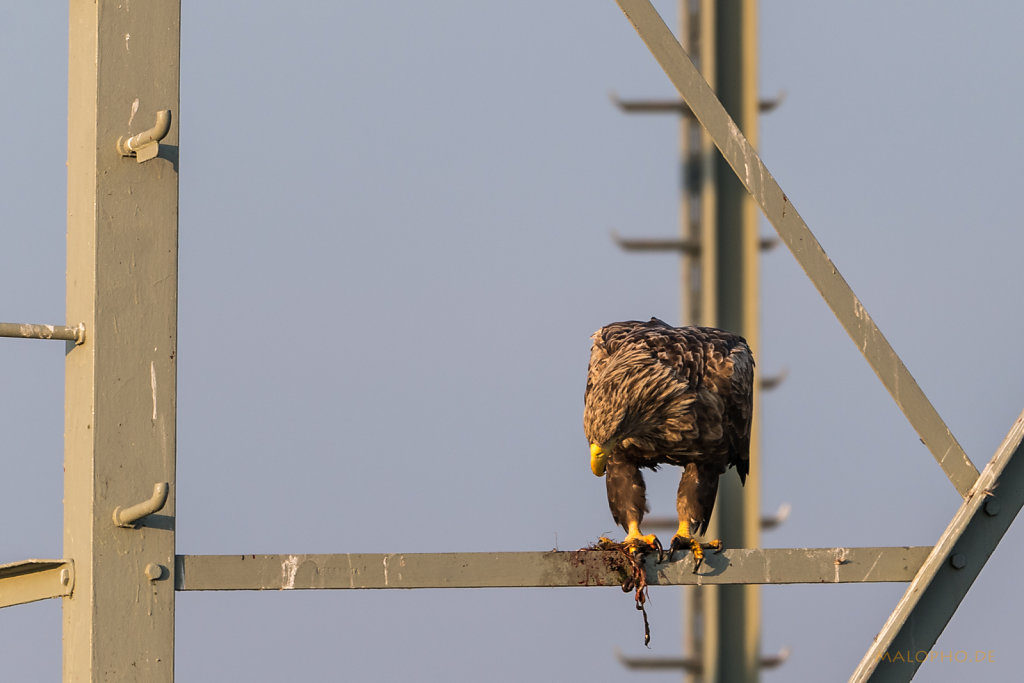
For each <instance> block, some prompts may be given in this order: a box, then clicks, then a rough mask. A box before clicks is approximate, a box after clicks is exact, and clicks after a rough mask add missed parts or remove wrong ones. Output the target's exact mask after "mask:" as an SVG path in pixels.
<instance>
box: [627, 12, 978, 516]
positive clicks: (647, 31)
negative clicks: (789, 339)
mask: <svg viewBox="0 0 1024 683" xmlns="http://www.w3.org/2000/svg"><path fill="white" fill-rule="evenodd" d="M616 2H618V4H619V7H620V8H621V9H622V11H623V12H624V13H625V15H626V17H627V18H628V19H629V21H630V23H632V24H633V26H634V28H636V30H637V33H639V34H640V38H641V39H642V40H643V41H644V43H646V44H647V47H648V48H649V49H650V51H651V53H652V54H653V55H654V58H655V59H656V60H657V61H658V64H660V65H661V68H662V69H663V70H664V71H665V74H666V75H667V76H668V77H669V80H671V81H672V84H673V85H675V87H676V89H677V90H678V91H679V94H680V95H682V96H683V99H684V100H686V104H687V105H689V107H690V110H691V111H692V112H693V114H694V116H695V117H696V118H697V120H698V121H700V123H701V125H702V126H704V129H705V130H707V132H708V135H710V136H711V139H712V140H713V141H714V143H715V145H716V146H717V147H718V149H719V150H720V151H721V152H722V156H723V157H725V160H726V161H727V162H729V165H730V166H732V169H733V171H735V172H736V175H737V176H738V177H739V179H740V182H742V183H743V185H744V187H746V188H747V191H748V192H750V194H751V196H753V198H754V200H755V201H756V202H757V203H758V205H759V206H760V207H761V210H762V211H763V212H764V215H765V217H766V218H767V219H768V221H769V222H770V223H771V224H772V226H773V227H774V228H775V230H776V231H777V232H778V233H779V237H781V238H782V241H783V242H785V243H786V246H787V247H789V250H790V251H791V252H793V256H795V257H796V260H797V262H798V263H799V264H800V266H801V267H802V268H803V269H804V272H805V273H807V276H808V277H809V278H810V280H811V282H813V283H814V286H815V287H816V288H817V289H818V292H819V293H820V294H821V296H822V297H823V298H824V299H825V302H826V303H827V304H828V306H829V308H831V309H832V312H833V313H834V314H835V316H836V318H838V319H839V322H840V323H841V324H842V326H843V328H845V329H846V332H847V334H849V335H850V338H851V339H853V342H854V343H855V344H856V345H857V348H858V349H860V352H861V353H862V354H863V355H864V358H865V359H866V360H867V362H868V364H869V365H870V366H871V369H872V370H874V371H875V374H877V375H878V378H879V379H880V380H882V384H884V385H885V388H886V389H887V390H888V391H889V394H890V395H892V397H893V399H894V400H895V401H896V405H898V406H899V407H900V410H902V411H903V414H904V415H905V416H906V418H907V420H908V421H909V422H910V424H911V425H912V426H913V427H914V429H915V430H916V431H917V434H918V436H920V437H921V441H922V442H924V444H925V446H926V447H927V448H928V450H929V451H931V453H932V455H933V456H934V457H935V460H936V461H938V463H939V466H940V467H942V470H943V471H944V472H945V473H946V476H947V477H949V480H950V481H951V482H952V483H953V486H955V487H956V490H957V491H958V492H959V493H960V495H961V496H962V497H966V496H967V494H968V492H969V491H970V489H971V487H972V486H973V485H974V483H975V481H976V480H977V478H978V470H977V468H976V467H975V466H974V464H973V463H972V462H971V460H970V458H968V457H967V454H966V453H964V450H963V448H961V447H960V444H959V443H957V440H956V438H954V436H953V434H952V432H950V431H949V428H948V427H947V426H946V424H945V423H944V422H943V421H942V418H941V417H939V414H938V412H937V411H936V410H935V408H934V407H933V406H932V404H931V402H929V401H928V398H927V397H926V396H925V395H924V392H923V391H921V387H919V386H918V384H917V382H916V381H915V380H914V378H913V376H912V375H911V374H910V372H909V371H908V370H907V368H906V366H905V365H904V364H903V361H902V360H900V357H899V356H897V355H896V352H895V351H894V350H893V348H892V346H890V345H889V342H888V341H887V340H886V339H885V337H884V336H883V335H882V332H881V331H880V330H879V329H878V326H877V325H876V324H875V322H874V320H872V319H871V316H870V315H868V312H867V310H865V308H864V306H863V304H861V302H860V300H859V299H858V298H857V296H856V295H855V294H854V293H853V290H852V289H850V285H848V284H847V282H846V280H845V279H843V276H842V275H840V274H839V271H838V269H836V267H835V264H833V263H832V260H831V259H829V257H828V255H827V254H826V253H825V250H824V249H822V247H821V244H819V243H818V240H817V239H816V238H815V237H814V234H813V233H812V232H811V230H810V228H808V227H807V224H806V223H805V222H804V220H803V218H801V217H800V214H799V213H797V211H796V208H795V207H794V206H793V205H792V203H790V201H789V198H788V197H787V196H786V195H785V193H784V192H783V191H782V188H781V187H779V184H778V183H777V182H776V181H775V178H773V177H772V175H771V173H769V172H768V169H767V168H765V165H764V163H763V162H762V161H761V158H760V157H759V156H758V154H757V152H756V151H755V150H754V148H753V146H751V144H750V142H749V141H748V140H747V139H746V137H744V135H743V133H742V132H740V129H739V128H738V127H737V126H736V123H735V122H734V121H733V120H732V118H731V117H730V116H729V114H728V112H726V110H725V107H723V106H722V103H721V102H720V101H719V100H718V98H717V97H716V96H715V93H714V91H712V89H711V86H709V85H708V83H707V81H705V80H704V77H703V76H701V74H700V72H699V71H698V70H697V67H695V66H694V65H693V62H691V61H690V58H689V56H687V54H686V51H685V50H684V49H683V47H682V45H680V44H679V41H678V40H676V37H675V36H674V35H672V31H670V30H669V28H668V27H667V26H666V25H665V22H664V21H662V19H661V17H660V16H659V15H658V12H657V11H656V10H655V9H654V7H653V6H652V5H651V3H650V2H649V0H616Z"/></svg>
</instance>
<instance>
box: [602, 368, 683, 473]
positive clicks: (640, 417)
mask: <svg viewBox="0 0 1024 683" xmlns="http://www.w3.org/2000/svg"><path fill="white" fill-rule="evenodd" d="M587 379H588V381H587V392H586V397H585V400H584V406H583V432H584V434H586V437H587V441H589V442H590V469H591V471H592V472H593V473H594V474H595V475H596V476H598V477H600V476H602V475H604V473H605V467H606V465H607V462H608V458H609V457H611V455H612V453H613V452H614V451H615V450H616V449H617V448H620V447H623V446H626V447H635V448H640V449H641V450H651V449H654V448H655V446H654V444H655V443H656V442H658V441H660V440H663V439H669V440H678V438H679V437H678V436H677V435H676V434H673V432H679V430H680V428H681V427H683V425H681V424H680V422H679V419H678V418H680V417H682V413H684V412H685V411H686V409H688V408H689V405H690V403H692V400H693V399H692V398H684V397H683V396H682V395H681V390H682V389H685V385H681V384H680V383H679V382H678V381H676V380H675V379H673V377H672V374H671V372H670V370H669V368H668V367H667V366H665V365H664V364H663V363H659V362H658V360H657V358H656V357H652V355H651V354H650V352H648V351H647V350H646V349H643V348H633V349H630V348H626V349H619V350H618V352H617V353H615V354H613V355H611V356H610V357H608V358H607V359H606V360H605V362H603V363H601V364H599V365H598V366H597V367H592V368H591V376H590V377H588V378H587Z"/></svg>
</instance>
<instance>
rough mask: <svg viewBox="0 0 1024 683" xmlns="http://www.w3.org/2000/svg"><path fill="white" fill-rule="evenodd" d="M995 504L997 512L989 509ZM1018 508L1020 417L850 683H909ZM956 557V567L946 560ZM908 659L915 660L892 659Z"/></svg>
mask: <svg viewBox="0 0 1024 683" xmlns="http://www.w3.org/2000/svg"><path fill="white" fill-rule="evenodd" d="M992 502H996V503H997V504H996V505H991V503H992ZM1021 507H1024V413H1021V415H1020V416H1019V417H1018V418H1017V420H1016V422H1014V423H1013V427H1012V428H1011V429H1010V431H1009V433H1008V434H1007V435H1006V438H1005V439H1004V440H1003V443H1002V444H1001V445H1000V446H999V448H998V449H997V450H996V453H995V455H994V456H993V457H992V460H991V461H990V462H989V464H988V465H987V466H986V467H985V469H984V470H983V471H982V473H981V476H980V477H979V478H978V483H977V485H976V486H975V487H974V489H972V490H971V493H970V495H969V496H968V497H967V499H966V500H964V502H963V504H961V506H960V509H959V510H957V513H956V515H954V516H953V520H952V521H951V522H950V523H949V526H948V527H946V531H945V532H943V534H942V536H941V537H940V538H939V542H938V543H936V544H935V548H934V549H933V550H932V552H931V553H930V554H929V556H928V559H927V560H926V561H925V563H924V565H923V566H922V567H921V570H920V571H919V572H918V574H917V576H915V577H914V580H913V582H912V583H911V584H910V585H909V586H908V587H907V590H906V592H905V593H904V594H903V597H902V598H901V599H900V601H899V603H898V604H897V605H896V609H894V610H893V612H892V614H891V615H890V616H889V618H888V620H886V622H885V625H884V626H883V627H882V630H881V631H879V633H878V635H877V636H875V640H874V642H873V643H872V644H871V647H870V648H869V649H868V651H867V653H866V654H865V655H864V658H863V659H862V660H861V662H860V664H859V665H858V666H857V669H856V670H855V671H854V673H853V676H851V677H850V681H851V683H862V682H864V681H872V682H873V683H874V682H881V681H887V682H888V681H909V680H910V679H911V678H913V676H914V674H915V673H916V672H917V669H918V667H920V666H921V664H922V663H923V660H922V661H918V657H917V656H916V654H917V653H919V652H923V653H925V655H927V654H928V651H929V650H930V649H931V647H932V646H933V645H934V644H935V641H936V640H938V637H939V634H941V633H942V630H943V629H944V628H945V627H946V624H948V623H949V620H950V619H951V618H952V617H953V613H954V612H956V609H957V607H959V606H960V603H961V601H963V599H964V596H965V595H967V591H968V590H969V589H970V587H971V585H972V584H973V583H974V580H975V579H976V578H978V574H979V573H980V572H981V570H982V568H983V567H984V566H985V563H986V562H987V561H988V558H989V557H990V556H991V555H992V552H993V551H994V550H995V548H996V545H997V544H998V543H999V540H1000V539H1001V538H1002V537H1003V534H1005V533H1006V530H1007V529H1008V528H1009V527H1010V524H1011V523H1012V522H1013V520H1014V518H1015V517H1016V516H1017V513H1019V512H1020V509H1021ZM956 555H959V556H960V557H959V558H957V559H958V561H956V562H955V563H954V562H951V559H952V558H953V557H954V556H956ZM906 652H910V653H913V654H914V655H915V656H913V657H901V656H897V653H906Z"/></svg>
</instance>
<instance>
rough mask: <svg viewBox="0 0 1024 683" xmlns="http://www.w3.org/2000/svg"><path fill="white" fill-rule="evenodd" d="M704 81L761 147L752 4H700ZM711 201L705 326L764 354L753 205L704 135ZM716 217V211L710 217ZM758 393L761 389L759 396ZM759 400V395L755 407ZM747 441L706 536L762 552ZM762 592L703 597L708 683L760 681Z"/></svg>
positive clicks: (723, 0)
mask: <svg viewBox="0 0 1024 683" xmlns="http://www.w3.org/2000/svg"><path fill="white" fill-rule="evenodd" d="M701 22H702V24H703V25H704V30H703V31H702V34H701V41H700V46H699V54H700V57H699V59H700V65H701V72H702V74H703V75H704V77H705V78H706V79H707V80H708V83H709V84H711V86H712V87H713V88H714V89H715V92H716V94H717V95H718V97H719V99H720V100H721V102H722V104H723V105H724V106H725V108H726V110H727V111H728V112H729V113H730V115H731V116H732V117H733V119H734V120H735V121H736V122H737V124H738V125H739V127H740V129H741V130H742V131H743V132H744V134H745V135H746V136H747V139H748V140H750V142H751V144H752V145H756V144H757V125H758V94H757V3H756V0H718V1H717V2H712V1H710V0H703V2H702V4H701ZM702 137H703V142H702V150H703V157H704V160H705V162H704V163H705V169H706V174H705V187H706V188H707V189H706V191H705V193H704V194H705V197H706V201H705V204H704V207H705V210H704V212H703V216H702V217H703V221H704V224H703V229H702V235H703V240H702V244H703V246H704V249H703V251H702V263H701V273H702V282H701V290H702V292H703V305H702V318H701V324H704V325H711V326H715V327H721V328H723V329H727V330H730V331H733V332H736V333H738V334H742V335H743V336H744V337H746V338H747V341H748V343H749V344H750V347H751V349H752V350H753V351H754V354H755V357H756V356H757V352H758V348H759V345H758V328H757V322H758V296H759V292H758V252H759V250H758V209H757V205H756V204H755V203H754V200H753V198H752V197H751V196H750V194H749V193H748V192H747V191H746V190H745V188H744V187H743V185H742V183H740V181H739V179H738V178H737V177H736V175H735V173H733V172H732V169H731V168H730V167H729V165H728V163H727V162H726V161H725V159H724V158H723V157H722V155H721V154H720V153H719V151H718V149H717V148H716V147H715V144H714V141H713V140H712V139H711V137H710V136H709V135H708V134H707V133H704V134H703V136H702ZM708 209H710V210H708ZM755 391H756V389H755ZM756 401H757V396H756V395H755V405H756ZM758 414H759V411H758V410H756V409H755V411H754V415H755V422H754V425H753V430H752V433H751V443H750V447H751V448H750V450H751V452H750V461H751V469H750V474H749V475H748V477H747V482H746V486H745V487H741V486H740V482H739V479H738V478H737V477H735V476H732V475H728V476H724V477H722V480H721V482H720V485H719V491H718V504H717V505H716V506H715V516H714V518H713V519H712V525H713V526H712V527H711V528H709V534H710V535H711V536H713V537H716V538H718V537H720V538H722V539H723V540H724V542H725V543H727V544H729V545H730V546H733V547H742V548H756V547H758V546H759V545H760V514H759V510H760V491H759V489H760V476H759V472H760V453H759V449H758V442H759V439H758V432H759V421H758V420H757V415H758ZM759 591H760V589H759V588H758V587H757V586H753V585H751V586H718V587H714V588H712V589H711V590H710V591H708V594H707V595H706V596H704V598H703V601H702V602H703V609H704V621H705V623H704V628H703V630H704V643H703V652H702V657H701V659H702V660H703V664H704V667H703V668H704V674H703V681H704V683H718V682H719V681H742V682H744V683H746V682H750V681H757V680H758V679H759V668H760V666H759V659H760V622H761V614H760V592H759Z"/></svg>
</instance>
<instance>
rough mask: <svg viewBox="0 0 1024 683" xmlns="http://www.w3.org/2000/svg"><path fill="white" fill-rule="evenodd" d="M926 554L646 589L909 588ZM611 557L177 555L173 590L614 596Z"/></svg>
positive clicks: (828, 558) (887, 552)
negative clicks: (570, 591) (524, 591)
mask: <svg viewBox="0 0 1024 683" xmlns="http://www.w3.org/2000/svg"><path fill="white" fill-rule="evenodd" d="M930 550H931V548H927V547H906V548H902V547H897V548H768V549H735V550H726V551H724V552H722V553H719V554H710V555H708V556H707V557H706V559H705V561H704V565H703V566H702V568H701V571H700V573H699V574H694V573H693V559H692V558H690V557H687V558H685V559H680V560H677V561H675V562H662V563H658V562H657V561H656V560H655V559H654V558H653V557H651V558H648V560H647V564H646V567H645V568H646V570H647V577H648V583H649V584H650V585H663V586H668V585H672V586H675V585H714V584H744V583H755V584H766V583H774V584H784V583H861V582H893V581H910V580H911V579H912V578H913V577H914V575H915V574H916V572H917V570H918V568H919V567H920V566H921V564H922V563H923V562H924V559H925V557H927V555H928V553H929V552H930ZM624 577H625V569H624V565H623V559H622V556H621V555H620V554H619V553H617V552H614V551H596V550H577V551H560V552H559V551H551V552H513V553H404V554H403V553H393V554H381V553H371V554H348V555H345V554H338V555H179V556H178V557H177V558H176V563H175V588H176V589H177V590H295V589H317V588H330V589H393V588H406V589H408V588H501V587H516V588H531V587H534V588H540V587H560V586H561V587H570V586H621V585H622V581H623V578H624Z"/></svg>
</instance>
